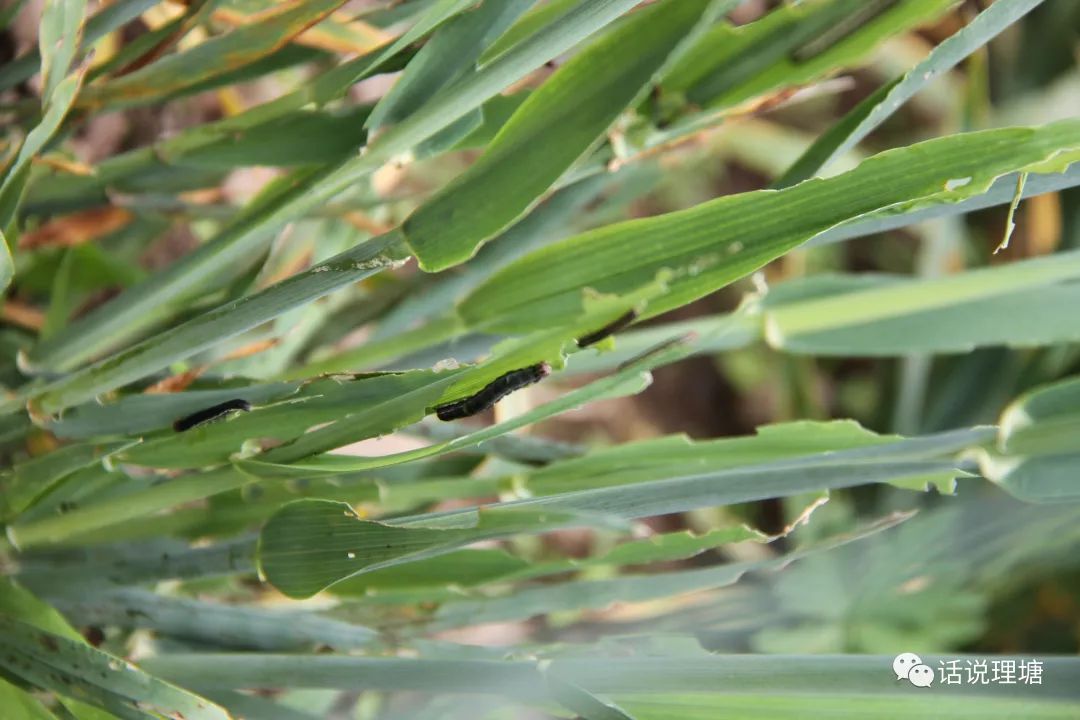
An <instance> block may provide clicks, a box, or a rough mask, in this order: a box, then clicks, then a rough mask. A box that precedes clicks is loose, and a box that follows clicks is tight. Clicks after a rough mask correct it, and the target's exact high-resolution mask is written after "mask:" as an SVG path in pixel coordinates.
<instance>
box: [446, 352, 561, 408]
mask: <svg viewBox="0 0 1080 720" xmlns="http://www.w3.org/2000/svg"><path fill="white" fill-rule="evenodd" d="M550 372H551V366H550V365H548V364H547V363H538V364H536V365H530V366H529V367H526V368H521V369H520V370H511V371H510V372H508V373H506V374H505V375H503V376H501V377H498V378H496V379H494V380H492V381H491V382H490V383H488V384H487V385H486V386H484V388H483V389H482V390H481V391H480V392H478V393H476V394H475V395H470V396H469V397H467V398H462V399H461V400H456V401H454V402H452V403H447V404H446V405H439V406H437V407H436V408H435V415H436V416H437V417H438V418H439V419H440V420H459V419H461V418H464V417H469V416H470V415H476V414H477V413H481V412H483V411H485V410H487V409H488V408H489V407H491V406H492V405H494V404H495V403H497V402H499V401H500V400H502V399H503V398H504V397H506V396H507V395H509V394H510V393H512V392H514V391H515V390H520V389H521V388H523V387H526V386H528V385H532V384H533V383H536V382H540V381H541V380H542V379H543V378H545V377H547V375H548V374H549V373H550Z"/></svg>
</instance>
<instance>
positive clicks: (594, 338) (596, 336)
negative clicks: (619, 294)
mask: <svg viewBox="0 0 1080 720" xmlns="http://www.w3.org/2000/svg"><path fill="white" fill-rule="evenodd" d="M637 317H638V314H637V310H629V311H627V312H626V313H625V314H623V315H620V316H619V317H618V318H616V319H615V320H613V321H611V322H610V323H608V324H607V325H605V326H604V327H602V328H600V329H599V330H594V331H593V332H591V333H589V334H588V335H583V336H582V337H580V338H578V341H577V344H578V347H588V346H590V345H594V344H596V343H598V342H600V341H601V340H603V339H604V338H606V337H607V336H608V335H614V334H615V333H617V332H619V331H620V330H622V329H623V328H625V327H626V326H627V325H629V324H630V323H632V322H634V321H635V320H637Z"/></svg>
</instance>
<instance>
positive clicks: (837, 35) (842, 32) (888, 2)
mask: <svg viewBox="0 0 1080 720" xmlns="http://www.w3.org/2000/svg"><path fill="white" fill-rule="evenodd" d="M897 2H899V0H867V1H866V2H865V3H864V4H863V5H862V6H860V7H859V8H857V9H856V10H855V11H853V12H851V13H850V14H849V15H847V16H846V17H844V18H841V19H840V20H839V21H837V22H835V23H834V24H833V25H831V26H830V27H829V28H827V29H826V30H825V31H824V32H822V33H821V34H820V35H818V36H817V37H815V38H814V39H813V40H811V41H810V42H808V43H806V44H805V45H803V46H801V47H798V48H795V50H793V51H792V53H791V59H792V60H794V61H795V62H797V63H804V62H806V61H808V60H811V59H813V58H815V57H817V56H818V55H820V54H822V53H823V52H825V51H826V50H828V49H830V48H831V47H833V46H834V45H836V44H838V43H839V42H840V41H842V40H845V39H846V38H847V37H848V36H849V35H852V34H853V33H855V32H857V31H858V30H859V29H860V28H861V27H862V26H863V25H866V24H867V23H869V22H870V21H871V20H874V19H875V18H877V17H878V16H879V15H882V14H884V13H885V12H886V11H888V10H891V9H892V8H893V6H894V5H896V4H897Z"/></svg>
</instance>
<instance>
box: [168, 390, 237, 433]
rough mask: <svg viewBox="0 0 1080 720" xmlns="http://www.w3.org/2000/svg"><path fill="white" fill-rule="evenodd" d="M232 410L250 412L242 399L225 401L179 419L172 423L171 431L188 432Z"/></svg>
mask: <svg viewBox="0 0 1080 720" xmlns="http://www.w3.org/2000/svg"><path fill="white" fill-rule="evenodd" d="M233 410H243V411H244V412H248V411H249V410H251V403H249V402H248V401H247V400H244V399H242V398H236V399H233V400H226V401H225V402H223V403H218V404H217V405H214V406H212V407H208V408H206V409H204V410H199V411H198V412H193V413H191V414H190V415H186V416H184V417H182V418H180V419H179V420H177V421H176V422H174V423H173V430H175V431H176V432H184V431H185V430H190V429H191V428H193V427H196V426H198V425H202V424H203V423H207V422H210V421H211V420H217V419H218V418H220V417H223V416H224V415H225V414H226V413H228V412H231V411H233Z"/></svg>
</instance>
